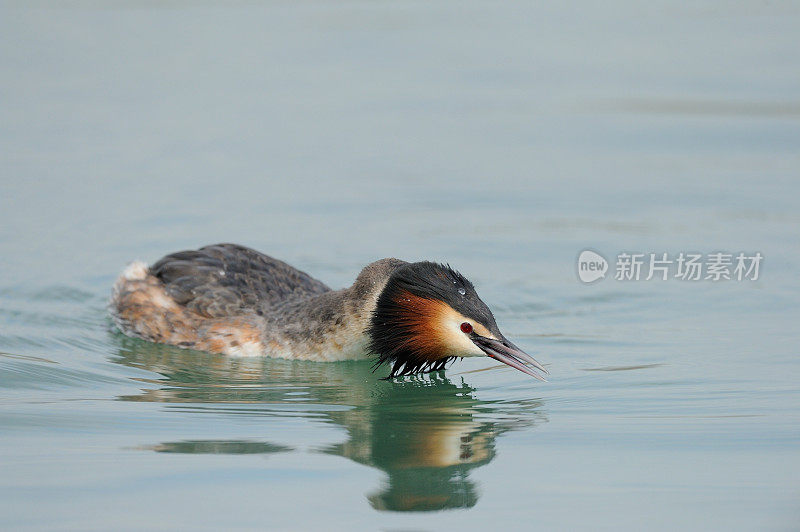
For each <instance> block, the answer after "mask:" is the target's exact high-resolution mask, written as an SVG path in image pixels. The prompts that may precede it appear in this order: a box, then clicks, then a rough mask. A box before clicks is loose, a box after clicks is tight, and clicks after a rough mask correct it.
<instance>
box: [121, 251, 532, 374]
mask: <svg viewBox="0 0 800 532" xmlns="http://www.w3.org/2000/svg"><path fill="white" fill-rule="evenodd" d="M110 308H111V314H112V316H113V318H114V322H115V323H116V325H117V327H118V328H119V329H120V330H121V331H122V332H123V333H125V334H126V335H128V336H133V337H136V338H141V339H144V340H149V341H153V342H159V343H164V344H170V345H175V346H178V347H183V348H191V349H198V350H202V351H209V352H212V353H224V354H227V355H232V356H271V357H280V358H288V359H297V360H314V361H321V362H323V361H324V362H332V361H338V360H353V359H366V358H376V361H377V364H376V365H380V364H382V363H388V364H390V365H391V367H392V370H391V376H397V375H406V374H411V373H417V372H421V371H430V370H437V369H443V368H444V366H445V365H446V364H447V362H449V361H450V360H453V359H455V358H457V357H467V356H489V357H492V358H495V359H497V360H500V361H502V362H504V363H506V364H508V365H510V366H512V367H515V368H517V369H519V370H520V371H523V372H525V373H527V374H529V375H532V376H534V377H536V378H539V379H541V376H540V375H539V374H538V373H536V372H535V371H534V370H533V369H532V368H535V369H538V370H540V371H544V372H546V370H545V369H544V368H543V367H542V366H541V365H540V364H539V363H538V362H536V361H535V360H534V359H533V358H532V357H530V355H527V354H526V353H524V352H522V351H521V350H520V349H519V348H517V347H516V346H514V345H513V344H512V343H511V342H509V341H508V340H507V339H506V338H505V337H504V336H503V335H502V334H501V333H500V330H499V329H498V327H497V324H496V323H495V320H494V317H493V315H492V313H491V311H490V310H489V308H488V307H487V306H486V305H485V304H484V303H483V301H481V299H480V298H479V297H478V295H477V293H476V292H475V289H474V287H473V286H472V283H470V282H469V281H468V280H467V279H466V278H464V277H463V276H462V275H461V274H459V273H458V272H456V271H454V270H453V269H451V268H450V267H449V266H445V265H441V264H436V263H432V262H414V263H409V262H405V261H402V260H399V259H393V258H389V259H381V260H378V261H376V262H373V263H371V264H369V265H367V266H366V267H365V268H364V269H363V270H362V271H361V273H360V274H359V275H358V277H357V278H356V280H355V282H354V283H353V284H352V286H350V287H348V288H344V289H341V290H332V289H330V288H329V287H328V286H326V285H325V284H324V283H322V282H321V281H318V280H316V279H314V278H313V277H311V276H310V275H308V274H306V273H305V272H302V271H300V270H297V269H296V268H293V267H292V266H290V265H288V264H286V263H285V262H282V261H280V260H277V259H274V258H272V257H269V256H267V255H264V254H263V253H259V252H258V251H255V250H253V249H250V248H246V247H244V246H239V245H236V244H217V245H212V246H206V247H204V248H201V249H199V250H193V251H181V252H178V253H173V254H170V255H167V256H165V257H164V258H162V259H161V260H159V261H157V262H156V263H154V264H153V265H151V266H149V267H148V266H147V265H146V264H144V263H142V262H134V263H132V264H130V265H129V266H128V267H127V268H125V270H124V271H123V273H122V275H121V276H120V277H119V278H118V279H117V281H116V283H115V284H114V288H113V291H112V297H111V303H110Z"/></svg>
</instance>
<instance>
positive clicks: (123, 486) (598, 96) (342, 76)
mask: <svg viewBox="0 0 800 532" xmlns="http://www.w3.org/2000/svg"><path fill="white" fill-rule="evenodd" d="M55 5H57V6H58V7H57V8H53V7H48V5H47V4H46V3H44V2H40V3H35V4H31V3H7V2H5V3H2V4H0V163H1V164H0V187H1V188H0V212H2V215H3V223H2V224H0V352H1V353H0V528H3V529H64V530H67V529H68V530H75V529H78V530H85V529H95V530H109V529H128V530H141V529H209V530H211V529H254V528H269V529H287V530H297V529H312V530H316V529H348V530H352V529H356V530H361V529H366V530H374V529H385V530H420V529H423V530H440V529H453V528H456V529H457V528H464V529H466V528H467V527H469V529H485V528H492V529H499V528H502V529H508V530H521V529H531V528H534V529H537V528H540V529H543V530H545V529H598V528H600V529H614V530H617V529H637V528H642V527H647V528H650V529H664V530H671V529H675V528H677V527H681V528H688V529H697V530H700V529H742V530H763V529H797V528H798V526H800V481H798V479H799V478H800V384H798V378H800V359H799V358H798V355H800V352H799V349H798V345H800V342H799V341H798V340H800V334H798V332H797V328H798V325H797V324H798V318H800V313H798V304H797V303H798V297H800V283H798V281H797V275H798V264H800V246H799V244H800V238H799V237H800V230H799V229H800V215H798V207H800V200H798V197H800V181H798V178H800V46H798V38H797V34H798V32H797V29H798V27H800V9H798V6H797V4H796V3H791V2H770V3H768V4H763V3H760V2H737V3H726V4H697V3H695V4H692V6H691V7H684V6H681V5H680V4H678V3H675V4H670V3H658V4H655V5H652V4H651V5H649V6H648V7H642V6H640V5H638V4H636V3H628V2H618V3H614V4H610V5H609V4H606V5H602V6H601V5H593V4H577V5H574V6H572V7H566V6H560V7H559V6H551V7H547V6H534V5H523V4H518V5H514V4H508V3H507V4H502V3H490V2H438V3H418V2H381V3H376V2H344V3H323V2H264V3H262V2H247V3H244V2H240V3H234V4H224V3H215V2H202V3H200V2H198V3H192V2H169V3H158V2H139V3H136V2H109V3H97V2H92V1H88V2H66V3H58V4H55ZM219 241H235V242H239V243H243V244H247V245H250V246H253V247H256V248H258V249H260V250H263V251H265V252H267V253H270V254H272V255H275V256H277V257H279V258H282V259H284V260H287V261H288V262H290V263H292V264H294V265H296V266H298V267H300V268H302V269H305V270H307V271H309V272H310V273H312V274H313V275H315V276H317V277H319V278H321V279H322V280H324V281H325V282H326V283H328V284H329V285H331V286H335V287H339V286H345V285H348V284H350V283H351V282H352V280H353V278H354V277H355V275H356V273H357V272H358V271H359V270H360V268H361V267H362V266H363V265H364V264H366V263H368V262H370V261H372V260H374V259H377V258H380V257H385V256H397V257H400V258H404V259H406V260H416V259H422V258H425V259H435V260H442V261H448V262H450V263H451V264H452V265H454V266H456V267H457V268H459V269H460V270H461V271H462V272H463V273H464V274H466V275H467V276H468V277H469V278H470V279H471V280H472V281H473V282H474V283H475V284H476V286H477V288H478V292H479V293H480V294H481V295H482V296H483V298H484V300H485V301H486V302H487V303H488V304H489V305H490V306H491V307H492V308H493V309H494V310H495V314H496V316H497V320H498V322H499V324H500V326H501V328H503V329H504V330H505V331H506V333H507V334H508V336H509V337H511V338H512V339H513V340H514V341H515V342H516V343H518V344H520V346H522V347H524V348H525V349H526V350H528V351H530V352H531V353H533V354H534V355H535V356H536V357H537V358H538V359H539V360H540V361H541V362H543V363H545V364H546V365H547V366H548V368H549V369H550V372H551V376H550V382H549V383H547V384H541V383H539V382H537V381H534V380H533V379H531V378H529V377H527V376H525V375H523V374H522V373H519V372H516V371H514V370H512V369H509V368H505V367H502V368H496V367H494V366H495V364H494V363H491V362H489V361H486V360H468V361H464V362H462V363H457V364H455V365H454V366H453V367H452V368H450V369H448V370H447V372H446V373H444V374H433V375H429V376H424V377H419V378H409V379H405V380H403V381H400V382H385V381H379V380H378V379H377V376H376V375H374V374H372V373H371V371H370V364H369V363H340V364H330V365H324V364H313V363H291V362H286V361H279V360H269V359H265V360H259V361H252V360H244V361H243V360H229V359H226V358H224V357H219V356H211V355H206V354H202V353H192V352H187V351H181V350H176V349H171V348H167V347H163V346H156V345H151V344H147V343H145V342H140V341H135V340H130V339H127V338H125V337H123V336H121V335H119V334H117V333H115V332H113V331H111V329H110V325H109V321H108V319H107V316H106V312H105V308H104V306H105V301H106V299H107V297H108V294H109V288H110V285H111V283H112V282H113V279H114V278H115V276H116V275H117V274H118V272H119V271H120V270H121V268H122V267H123V266H124V265H125V264H126V263H127V262H128V261H130V260H132V259H135V258H140V259H143V260H147V261H153V260H156V259H158V258H159V257H160V256H161V255H163V254H165V253H167V252H171V251H176V250H179V249H185V248H192V247H198V246H201V245H204V244H209V243H214V242H219ZM587 247H590V248H593V249H596V250H598V251H601V252H603V253H604V254H605V255H606V256H607V257H613V256H614V255H616V254H617V253H619V252H621V251H641V252H646V253H649V252H656V253H660V252H669V253H673V254H675V253H678V252H680V251H699V252H703V253H710V252H714V251H719V250H723V251H728V252H732V253H735V252H739V251H746V252H755V251H760V252H761V253H762V254H763V255H764V257H765V259H764V263H763V267H762V271H761V278H760V279H759V280H758V281H756V282H722V283H712V282H699V283H682V282H679V281H675V280H672V281H666V282H663V281H651V282H644V281H640V282H630V283H621V282H616V281H613V280H612V279H606V280H604V281H600V282H599V283H597V284H594V285H583V284H581V283H580V282H578V280H577V278H576V275H575V264H574V261H575V258H576V256H577V254H578V252H579V251H580V250H582V249H584V248H587ZM486 368H491V369H489V370H488V371H479V370H484V369H486Z"/></svg>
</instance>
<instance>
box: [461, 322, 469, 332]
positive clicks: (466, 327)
mask: <svg viewBox="0 0 800 532" xmlns="http://www.w3.org/2000/svg"><path fill="white" fill-rule="evenodd" d="M461 332H463V333H464V334H469V333H471V332H472V325H470V324H469V323H467V322H466V321H465V322H464V323H462V324H461Z"/></svg>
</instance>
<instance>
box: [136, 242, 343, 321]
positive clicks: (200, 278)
mask: <svg viewBox="0 0 800 532" xmlns="http://www.w3.org/2000/svg"><path fill="white" fill-rule="evenodd" d="M150 272H151V273H152V274H153V275H155V276H156V277H157V278H158V279H160V280H161V282H162V283H163V284H164V289H165V290H166V292H167V294H168V295H169V296H170V297H172V298H173V299H174V300H175V301H176V302H177V303H178V304H180V305H183V306H185V307H186V308H188V309H189V310H192V311H194V312H196V313H198V314H200V315H202V316H207V317H209V318H222V317H226V316H238V315H242V314H248V313H255V314H264V313H267V312H270V311H271V310H272V309H273V308H275V307H276V306H278V305H281V304H284V303H286V302H287V301H290V300H293V299H298V298H299V299H302V298H307V297H311V296H315V295H319V294H323V293H325V292H329V291H330V290H331V289H330V288H328V287H327V286H326V285H325V284H324V283H322V282H320V281H318V280H316V279H314V278H313V277H311V276H310V275H308V274H307V273H305V272H302V271H300V270H298V269H296V268H293V267H292V266H290V265H288V264H286V263H285V262H283V261H280V260H278V259H275V258H272V257H270V256H268V255H265V254H263V253H259V252H258V251H255V250H253V249H250V248H246V247H244V246H239V245H236V244H215V245H212V246H206V247H204V248H201V249H199V250H192V251H180V252H178V253H172V254H170V255H167V256H166V257H164V258H162V259H161V260H159V261H158V262H156V263H155V264H153V265H152V266H151V267H150Z"/></svg>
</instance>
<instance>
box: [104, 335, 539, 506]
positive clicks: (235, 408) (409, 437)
mask: <svg viewBox="0 0 800 532" xmlns="http://www.w3.org/2000/svg"><path fill="white" fill-rule="evenodd" d="M117 340H118V342H119V345H120V349H119V351H118V356H117V357H116V358H115V361H116V362H119V363H121V364H124V365H127V366H131V367H136V368H141V369H146V370H149V371H152V372H155V373H158V374H160V375H161V377H160V378H156V379H139V380H140V381H142V382H144V383H146V384H148V385H149V387H148V388H147V389H144V390H142V392H141V393H140V394H138V395H128V396H122V397H120V399H121V400H125V401H149V402H162V403H176V404H178V403H180V404H181V406H182V409H183V410H184V411H185V409H186V408H187V407H189V404H194V405H196V407H195V408H196V410H197V411H198V412H213V413H221V412H229V413H230V414H232V415H241V414H253V415H261V416H264V415H267V416H269V415H274V416H282V417H285V416H286V415H287V407H288V408H290V409H291V412H292V414H293V415H296V416H297V417H306V418H310V419H314V420H316V421H322V422H325V423H331V424H334V425H336V426H338V427H341V428H343V429H344V430H345V431H346V433H347V438H346V440H345V441H344V442H343V443H340V444H336V445H332V446H328V447H324V448H320V449H318V451H319V452H322V453H326V454H331V455H337V456H343V457H345V458H349V459H350V460H353V461H355V462H358V463H359V464H364V465H368V466H371V467H375V468H377V469H380V470H381V471H383V472H385V473H386V475H387V476H388V478H387V480H386V481H385V483H384V485H383V486H382V487H381V488H380V489H379V490H377V491H374V492H371V493H369V494H368V495H367V497H368V499H369V501H370V504H371V505H372V506H373V507H374V508H375V509H378V510H390V511H433V510H444V509H449V508H469V507H472V506H474V505H475V503H476V502H477V500H478V490H477V487H476V485H475V483H474V482H473V481H472V480H470V478H469V474H470V471H471V470H472V469H474V468H476V467H480V466H483V465H485V464H488V463H489V462H490V461H491V460H492V459H493V458H494V456H495V441H496V439H497V437H498V436H500V435H501V434H503V433H504V432H507V431H511V430H517V429H520V428H524V427H532V426H534V425H536V424H539V423H544V422H546V421H547V418H546V417H545V415H544V414H543V413H542V412H541V406H542V405H541V402H540V401H538V400H533V399H532V400H517V401H509V400H503V401H499V400H496V401H486V400H480V399H478V398H476V397H475V394H474V392H475V390H474V389H473V388H471V387H470V386H469V385H468V384H466V383H464V382H463V379H461V378H460V377H458V378H459V379H461V382H460V383H454V382H453V381H452V380H450V379H448V378H447V377H445V376H444V373H443V372H434V373H430V374H426V375H418V376H414V377H405V378H403V379H397V380H394V381H380V380H377V379H376V378H375V375H374V374H373V373H372V367H371V365H370V363H368V362H337V363H330V364H321V363H314V362H302V361H286V360H279V359H269V358H238V359H237V358H231V357H227V356H224V355H211V354H208V353H199V352H193V351H187V350H183V349H176V348H172V347H169V346H163V345H158V344H149V343H147V342H142V341H138V340H132V339H129V338H125V337H122V336H121V335H120V336H117ZM326 407H330V408H329V409H328V408H326ZM342 407H345V408H342ZM146 448H147V449H151V450H154V451H158V452H173V453H200V454H202V453H207V454H268V453H279V452H290V451H292V450H293V449H292V448H290V447H287V446H283V445H277V444H273V443H270V442H267V441H263V440H262V441H248V440H243V441H227V440H197V441H178V442H163V443H157V444H154V445H150V446H147V447H146Z"/></svg>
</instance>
